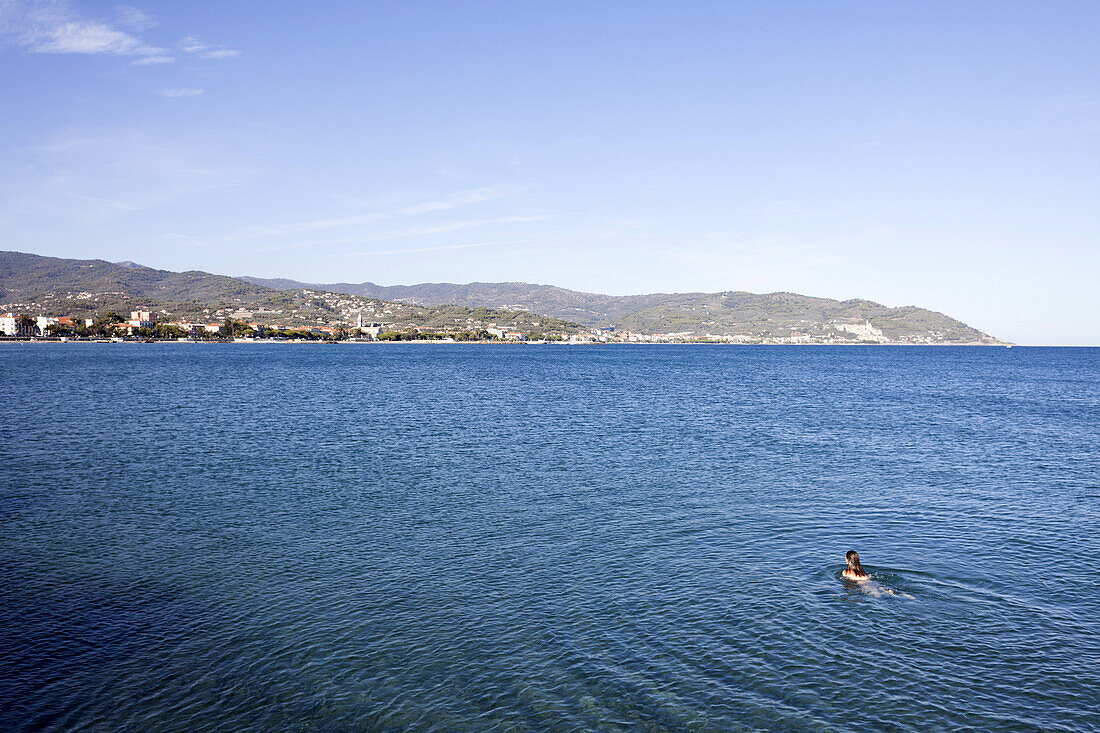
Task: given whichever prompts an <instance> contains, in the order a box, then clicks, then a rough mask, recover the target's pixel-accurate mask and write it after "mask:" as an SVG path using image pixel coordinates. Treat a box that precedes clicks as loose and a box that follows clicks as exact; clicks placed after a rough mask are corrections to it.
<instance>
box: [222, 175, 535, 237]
mask: <svg viewBox="0 0 1100 733" xmlns="http://www.w3.org/2000/svg"><path fill="white" fill-rule="evenodd" d="M516 190H517V189H516V188H515V187H511V186H487V187H484V188H476V189H471V190H466V191H459V192H457V193H454V194H452V195H450V196H446V197H443V198H439V199H432V200H430V201H423V202H421V203H418V204H412V205H410V206H402V207H400V208H397V209H394V210H391V211H376V212H371V213H366V214H354V215H352V216H343V217H336V218H329V219H315V220H313V221H299V222H293V223H289V224H269V225H265V226H253V227H247V228H245V229H242V230H239V231H238V232H236V233H235V234H233V235H229V236H227V237H226V238H225V239H226V240H227V241H236V240H241V239H252V238H255V237H267V236H288V235H292V234H304V233H306V232H313V231H319V230H324V229H338V228H341V227H353V226H360V225H363V224H371V223H374V222H378V221H386V220H389V219H399V218H403V217H409V216H418V215H422V214H430V213H434V212H440V211H449V210H452V209H457V208H459V207H463V206H471V205H473V204H479V203H482V202H485V201H492V200H494V199H499V198H504V197H505V196H509V195H511V194H513V193H515V191H516ZM345 241H347V240H345Z"/></svg>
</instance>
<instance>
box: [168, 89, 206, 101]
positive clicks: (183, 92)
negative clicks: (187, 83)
mask: <svg viewBox="0 0 1100 733" xmlns="http://www.w3.org/2000/svg"><path fill="white" fill-rule="evenodd" d="M202 93H203V90H202V89H159V90H157V94H159V95H160V96H162V97H168V98H169V99H180V98H182V97H198V96H201V95H202Z"/></svg>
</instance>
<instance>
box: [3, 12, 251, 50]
mask: <svg viewBox="0 0 1100 733" xmlns="http://www.w3.org/2000/svg"><path fill="white" fill-rule="evenodd" d="M156 25H157V21H156V19H155V18H154V17H153V16H152V15H150V14H148V13H146V12H145V11H143V10H140V9H139V8H135V7H133V6H130V5H120V6H118V7H117V8H116V10H115V14H114V18H113V19H111V20H107V19H103V18H90V17H87V16H86V15H84V14H82V13H80V12H78V11H77V10H75V9H74V8H73V7H72V6H71V5H70V4H69V3H68V2H66V1H65V0H56V1H53V2H50V1H48V0H47V1H44V2H34V1H33V0H32V1H28V0H0V43H8V44H11V45H14V46H18V47H21V48H24V49H26V50H27V51H28V52H30V53H42V54H47V53H48V54H80V55H106V56H130V57H134V58H135V60H134V61H132V62H131V63H132V64H133V65H134V66H153V65H157V64H168V63H172V62H173V61H175V57H174V56H173V54H172V53H171V51H169V49H167V48H162V47H160V46H156V45H154V44H152V43H149V42H147V41H145V40H144V39H142V38H141V36H140V34H141V33H142V32H143V31H146V30H148V29H149V28H152V27H154V26H156ZM179 47H180V49H181V50H182V51H183V52H184V53H188V54H193V55H197V56H198V57H200V58H204V59H226V58H232V57H234V56H239V55H240V51H237V50H235V49H231V48H225V47H224V46H212V45H210V44H207V43H204V42H203V41H201V40H199V39H198V38H196V37H194V36H188V37H187V38H185V39H183V41H181V42H180V44H179Z"/></svg>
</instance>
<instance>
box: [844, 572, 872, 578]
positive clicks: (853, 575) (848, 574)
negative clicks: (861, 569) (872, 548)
mask: <svg viewBox="0 0 1100 733" xmlns="http://www.w3.org/2000/svg"><path fill="white" fill-rule="evenodd" d="M841 575H843V576H844V577H845V578H847V579H848V580H867V579H869V578H870V577H871V576H870V575H866V574H863V575H861V574H860V573H855V572H852V571H851V570H845V571H844V572H843V573H841Z"/></svg>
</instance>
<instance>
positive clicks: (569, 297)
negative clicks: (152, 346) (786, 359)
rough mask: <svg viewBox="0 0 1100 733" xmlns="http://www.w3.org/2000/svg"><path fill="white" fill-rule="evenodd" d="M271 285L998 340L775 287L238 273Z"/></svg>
mask: <svg viewBox="0 0 1100 733" xmlns="http://www.w3.org/2000/svg"><path fill="white" fill-rule="evenodd" d="M241 279H243V280H245V281H247V282H251V283H253V284H264V285H266V286H268V287H276V288H280V287H291V286H292V287H314V288H323V289H327V290H332V291H334V292H346V293H352V294H356V295H361V296H367V297H379V298H384V299H386V300H393V301H397V302H404V303H413V304H417V305H422V306H432V305H441V304H444V303H453V304H460V305H466V306H476V307H484V308H504V307H507V308H512V309H526V310H530V311H532V312H538V313H540V314H542V315H546V316H551V317H554V318H565V319H568V320H571V321H576V322H577V323H581V324H584V325H588V326H594V327H598V326H611V327H615V328H620V329H627V330H631V331H638V332H640V333H648V334H654V333H667V332H692V333H694V334H696V335H704V334H707V333H709V334H723V333H740V334H742V335H745V336H749V337H761V338H766V337H769V336H776V337H784V338H796V337H797V335H798V334H806V335H807V336H809V337H818V336H820V337H826V336H828V335H830V334H834V335H835V334H836V333H837V332H841V333H852V335H859V333H857V332H854V331H850V330H846V329H844V328H841V329H837V328H830V327H829V324H830V323H835V324H841V325H843V326H855V325H859V323H861V322H862V323H865V324H869V325H870V327H871V329H874V330H876V331H879V332H881V333H880V334H879V335H875V334H874V331H866V330H865V331H862V332H860V333H863V334H864V335H867V336H869V337H871V338H872V340H882V339H885V340H889V341H901V342H913V343H940V342H943V343H1003V342H1001V341H998V340H997V339H994V338H993V337H991V336H989V335H988V334H986V333H984V332H982V331H979V330H978V329H975V328H973V327H971V326H969V325H967V324H965V323H963V322H962V321H959V320H957V319H955V318H952V317H950V316H948V315H946V314H944V313H940V312H938V311H932V310H929V309H926V308H920V307H919V306H913V305H908V306H900V307H888V306H885V305H882V304H880V303H876V302H874V301H871V300H867V299H864V298H852V299H849V300H835V299H832V298H821V297H816V296H809V295H801V294H799V293H793V292H787V291H780V292H773V293H749V292H745V291H734V290H730V291H722V292H716V293H706V292H688V293H647V294H640V295H622V296H616V295H604V294H600V293H587V292H583V291H578V290H569V289H567V288H561V287H558V286H555V285H539V284H532V283H525V282H504V283H488V282H473V283H465V284H462V283H420V284H417V285H390V286H386V285H377V284H375V283H371V282H363V283H328V284H309V283H303V282H300V281H296V280H290V279H287V278H269V279H265V278H256V277H248V276H245V277H242V278H241Z"/></svg>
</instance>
